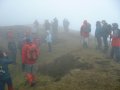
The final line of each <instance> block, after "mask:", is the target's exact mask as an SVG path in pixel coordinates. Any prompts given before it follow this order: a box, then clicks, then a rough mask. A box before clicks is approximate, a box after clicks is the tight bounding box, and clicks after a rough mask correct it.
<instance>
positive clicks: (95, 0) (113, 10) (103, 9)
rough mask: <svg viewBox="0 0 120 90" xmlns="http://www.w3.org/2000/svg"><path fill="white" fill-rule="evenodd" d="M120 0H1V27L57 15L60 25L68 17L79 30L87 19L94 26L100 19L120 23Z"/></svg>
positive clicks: (71, 24)
mask: <svg viewBox="0 0 120 90" xmlns="http://www.w3.org/2000/svg"><path fill="white" fill-rule="evenodd" d="M119 9H120V0H0V26H8V25H24V24H31V23H33V21H34V20H35V19H37V20H38V21H39V22H40V23H41V24H43V22H44V20H45V19H49V20H50V21H51V20H52V19H53V18H54V17H57V18H58V20H59V23H60V25H62V20H63V19H64V18H68V20H69V21H70V27H71V28H73V29H76V30H79V28H80V25H81V23H82V21H83V20H84V19H87V20H88V21H89V22H90V23H91V24H92V28H94V26H95V22H96V21H97V20H103V19H104V20H106V21H107V22H109V23H113V22H117V23H119V22H120V10H119Z"/></svg>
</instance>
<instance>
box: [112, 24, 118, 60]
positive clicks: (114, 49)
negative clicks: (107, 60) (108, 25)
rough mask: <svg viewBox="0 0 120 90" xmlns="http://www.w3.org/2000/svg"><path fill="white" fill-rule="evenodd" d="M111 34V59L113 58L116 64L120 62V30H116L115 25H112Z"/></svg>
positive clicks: (116, 25)
mask: <svg viewBox="0 0 120 90" xmlns="http://www.w3.org/2000/svg"><path fill="white" fill-rule="evenodd" d="M112 26H113V27H112V29H113V34H112V35H111V38H112V43H111V44H112V49H111V55H110V56H111V58H114V57H115V60H116V61H117V62H120V29H119V28H118V24H117V23H113V24H112Z"/></svg>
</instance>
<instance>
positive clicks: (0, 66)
mask: <svg viewBox="0 0 120 90" xmlns="http://www.w3.org/2000/svg"><path fill="white" fill-rule="evenodd" d="M12 63H13V60H11V59H10V58H8V56H7V54H6V53H5V52H3V51H2V50H0V90H5V84H7V86H8V90H13V84H12V78H11V76H10V72H9V69H8V65H9V64H12Z"/></svg>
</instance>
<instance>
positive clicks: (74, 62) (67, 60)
mask: <svg viewBox="0 0 120 90" xmlns="http://www.w3.org/2000/svg"><path fill="white" fill-rule="evenodd" d="M76 68H79V69H81V70H86V69H87V70H88V69H91V68H93V65H92V64H89V63H86V62H80V61H79V59H78V58H74V56H73V55H70V54H67V55H63V56H62V57H59V58H57V59H56V60H54V62H52V63H49V64H46V65H42V66H40V67H39V72H40V73H41V74H44V75H49V76H51V77H54V78H55V80H56V81H59V80H60V79H61V77H63V76H64V75H65V74H67V73H69V72H70V71H71V70H72V69H76Z"/></svg>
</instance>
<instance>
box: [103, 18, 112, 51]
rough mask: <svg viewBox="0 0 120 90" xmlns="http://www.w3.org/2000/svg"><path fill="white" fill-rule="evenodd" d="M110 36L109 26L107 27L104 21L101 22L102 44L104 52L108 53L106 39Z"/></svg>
mask: <svg viewBox="0 0 120 90" xmlns="http://www.w3.org/2000/svg"><path fill="white" fill-rule="evenodd" d="M110 34H111V28H110V25H109V26H108V24H107V22H106V21H105V20H103V21H102V37H103V43H104V50H103V51H104V52H107V51H108V48H109V46H108V37H109V35H110Z"/></svg>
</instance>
